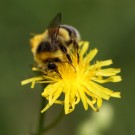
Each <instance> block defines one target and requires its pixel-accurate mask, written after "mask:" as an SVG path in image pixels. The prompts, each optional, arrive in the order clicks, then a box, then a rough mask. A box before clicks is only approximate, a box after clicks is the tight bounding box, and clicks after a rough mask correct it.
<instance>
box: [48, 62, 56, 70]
mask: <svg viewBox="0 0 135 135" xmlns="http://www.w3.org/2000/svg"><path fill="white" fill-rule="evenodd" d="M47 68H48V69H49V70H56V69H57V65H56V64H55V63H48V65H47Z"/></svg>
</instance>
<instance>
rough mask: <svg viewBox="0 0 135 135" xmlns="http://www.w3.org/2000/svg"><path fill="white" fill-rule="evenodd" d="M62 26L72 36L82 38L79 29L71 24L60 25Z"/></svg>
mask: <svg viewBox="0 0 135 135" xmlns="http://www.w3.org/2000/svg"><path fill="white" fill-rule="evenodd" d="M60 28H63V29H65V30H67V32H68V34H69V37H70V38H76V39H77V40H80V33H79V31H78V30H77V29H76V28H74V27H73V26H70V25H60Z"/></svg>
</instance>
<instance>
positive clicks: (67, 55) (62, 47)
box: [59, 44, 72, 64]
mask: <svg viewBox="0 0 135 135" xmlns="http://www.w3.org/2000/svg"><path fill="white" fill-rule="evenodd" d="M59 47H60V49H61V51H62V52H63V53H65V54H66V57H67V59H68V61H69V63H71V64H72V59H71V57H70V55H69V54H68V52H67V48H66V47H65V46H64V45H62V44H60V45H59Z"/></svg>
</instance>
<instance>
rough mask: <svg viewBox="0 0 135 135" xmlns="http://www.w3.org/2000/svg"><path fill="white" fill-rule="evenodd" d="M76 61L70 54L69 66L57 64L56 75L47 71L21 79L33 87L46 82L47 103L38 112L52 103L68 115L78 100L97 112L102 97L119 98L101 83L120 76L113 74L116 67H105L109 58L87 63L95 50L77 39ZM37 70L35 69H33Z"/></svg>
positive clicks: (109, 61) (67, 64)
mask: <svg viewBox="0 0 135 135" xmlns="http://www.w3.org/2000/svg"><path fill="white" fill-rule="evenodd" d="M79 44H80V49H79V57H80V60H79V63H78V60H77V57H76V55H74V54H72V55H71V58H72V61H73V65H71V64H69V63H67V62H64V63H60V64H59V65H58V71H59V74H60V75H59V74H57V73H56V72H52V71H50V72H48V74H47V75H41V76H38V77H34V78H30V79H27V80H24V81H22V82H21V83H22V85H25V84H28V83H31V88H34V86H35V84H36V83H46V84H48V85H47V86H46V87H45V88H44V91H43V92H42V96H43V97H44V98H46V99H47V100H48V103H47V105H46V106H45V108H44V109H43V110H42V111H41V112H42V113H43V112H45V111H46V110H47V109H48V108H49V107H51V106H52V105H53V104H61V105H64V111H65V114H69V113H70V112H72V111H73V110H74V109H75V106H76V105H77V104H78V103H79V102H80V101H81V102H82V104H83V107H84V109H85V110H88V108H89V106H90V107H91V108H92V109H93V110H94V111H98V110H99V108H100V107H101V106H102V100H103V99H105V100H109V98H110V97H116V98H120V92H113V91H112V90H110V89H108V88H105V87H103V86H101V85H100V84H103V83H107V82H119V81H121V80H122V79H121V77H120V76H119V75H117V74H118V73H119V72H120V69H119V68H105V67H106V66H109V65H111V64H112V60H105V61H96V62H94V64H92V63H91V61H92V60H93V58H94V57H95V55H96V54H97V52H98V50H97V49H93V50H91V51H88V48H89V43H88V42H80V43H79ZM33 70H35V71H39V72H42V71H40V69H38V68H33Z"/></svg>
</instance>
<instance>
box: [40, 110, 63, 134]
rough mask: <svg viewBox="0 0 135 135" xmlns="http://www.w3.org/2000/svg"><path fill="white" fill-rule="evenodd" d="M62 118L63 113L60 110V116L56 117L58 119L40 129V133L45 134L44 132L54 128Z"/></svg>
mask: <svg viewBox="0 0 135 135" xmlns="http://www.w3.org/2000/svg"><path fill="white" fill-rule="evenodd" d="M63 116H64V111H63V109H62V110H61V112H60V114H59V115H58V117H57V118H56V119H55V120H54V121H53V122H52V123H51V124H50V125H48V126H47V127H45V128H42V133H45V132H47V131H49V130H50V129H52V128H53V127H54V126H56V125H57V124H58V122H59V121H60V120H61V119H62V117H63Z"/></svg>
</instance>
